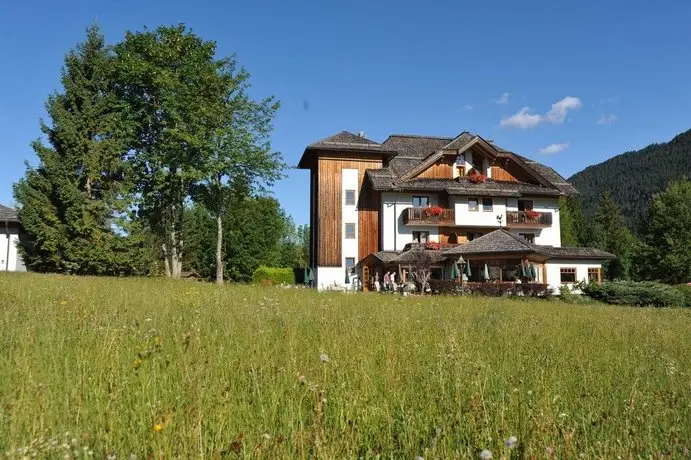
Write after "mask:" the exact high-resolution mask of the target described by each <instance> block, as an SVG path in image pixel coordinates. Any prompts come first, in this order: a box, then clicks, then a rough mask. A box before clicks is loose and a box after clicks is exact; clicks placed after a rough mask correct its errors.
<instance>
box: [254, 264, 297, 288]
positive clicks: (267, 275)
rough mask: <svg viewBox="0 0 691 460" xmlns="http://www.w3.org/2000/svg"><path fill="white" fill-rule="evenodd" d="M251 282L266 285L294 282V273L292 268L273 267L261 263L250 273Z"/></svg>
mask: <svg viewBox="0 0 691 460" xmlns="http://www.w3.org/2000/svg"><path fill="white" fill-rule="evenodd" d="M252 282H253V283H255V284H262V285H267V286H271V285H275V284H295V273H294V272H293V269H292V268H274V267H265V266H263V265H262V266H260V267H259V268H257V269H256V270H255V271H254V273H253V274H252Z"/></svg>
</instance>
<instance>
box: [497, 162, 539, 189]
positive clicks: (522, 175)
mask: <svg viewBox="0 0 691 460" xmlns="http://www.w3.org/2000/svg"><path fill="white" fill-rule="evenodd" d="M494 168H497V169H494ZM495 171H497V175H498V176H499V177H501V176H503V177H508V178H507V179H497V178H495V177H494V172H495ZM492 178H493V179H496V180H506V181H511V182H526V183H530V184H537V183H538V182H537V181H536V180H535V178H534V177H532V176H531V175H530V174H528V173H527V172H526V171H525V170H524V169H523V168H522V167H520V166H518V165H517V164H516V163H514V162H513V161H511V160H509V159H505V160H497V161H496V162H495V163H494V164H493V165H492Z"/></svg>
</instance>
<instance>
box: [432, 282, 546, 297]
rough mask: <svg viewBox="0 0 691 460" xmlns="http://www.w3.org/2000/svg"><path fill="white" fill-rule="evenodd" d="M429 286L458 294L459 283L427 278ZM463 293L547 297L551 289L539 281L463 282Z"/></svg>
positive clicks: (447, 292) (443, 293) (445, 292)
mask: <svg viewBox="0 0 691 460" xmlns="http://www.w3.org/2000/svg"><path fill="white" fill-rule="evenodd" d="M429 287H430V289H431V290H432V293H433V294H440V295H460V294H461V285H460V283H457V282H456V281H453V280H434V279H432V280H429ZM463 293H464V294H475V295H481V296H485V297H504V296H525V297H548V296H550V295H551V294H552V289H551V288H550V287H549V286H547V285H546V284H539V283H508V282H504V283H501V282H500V283H465V284H464V285H463Z"/></svg>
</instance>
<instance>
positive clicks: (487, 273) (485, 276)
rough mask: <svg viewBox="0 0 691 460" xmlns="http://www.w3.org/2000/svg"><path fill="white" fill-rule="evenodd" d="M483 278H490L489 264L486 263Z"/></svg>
mask: <svg viewBox="0 0 691 460" xmlns="http://www.w3.org/2000/svg"><path fill="white" fill-rule="evenodd" d="M482 276H483V278H485V281H487V280H488V279H489V270H488V269H487V264H485V271H484V273H483V274H482Z"/></svg>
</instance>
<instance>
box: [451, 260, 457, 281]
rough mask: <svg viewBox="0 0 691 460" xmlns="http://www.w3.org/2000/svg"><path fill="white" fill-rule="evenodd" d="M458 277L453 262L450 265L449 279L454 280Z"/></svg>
mask: <svg viewBox="0 0 691 460" xmlns="http://www.w3.org/2000/svg"><path fill="white" fill-rule="evenodd" d="M456 278H458V269H457V268H456V264H455V263H454V264H453V265H451V279H452V280H455V279H456Z"/></svg>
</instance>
